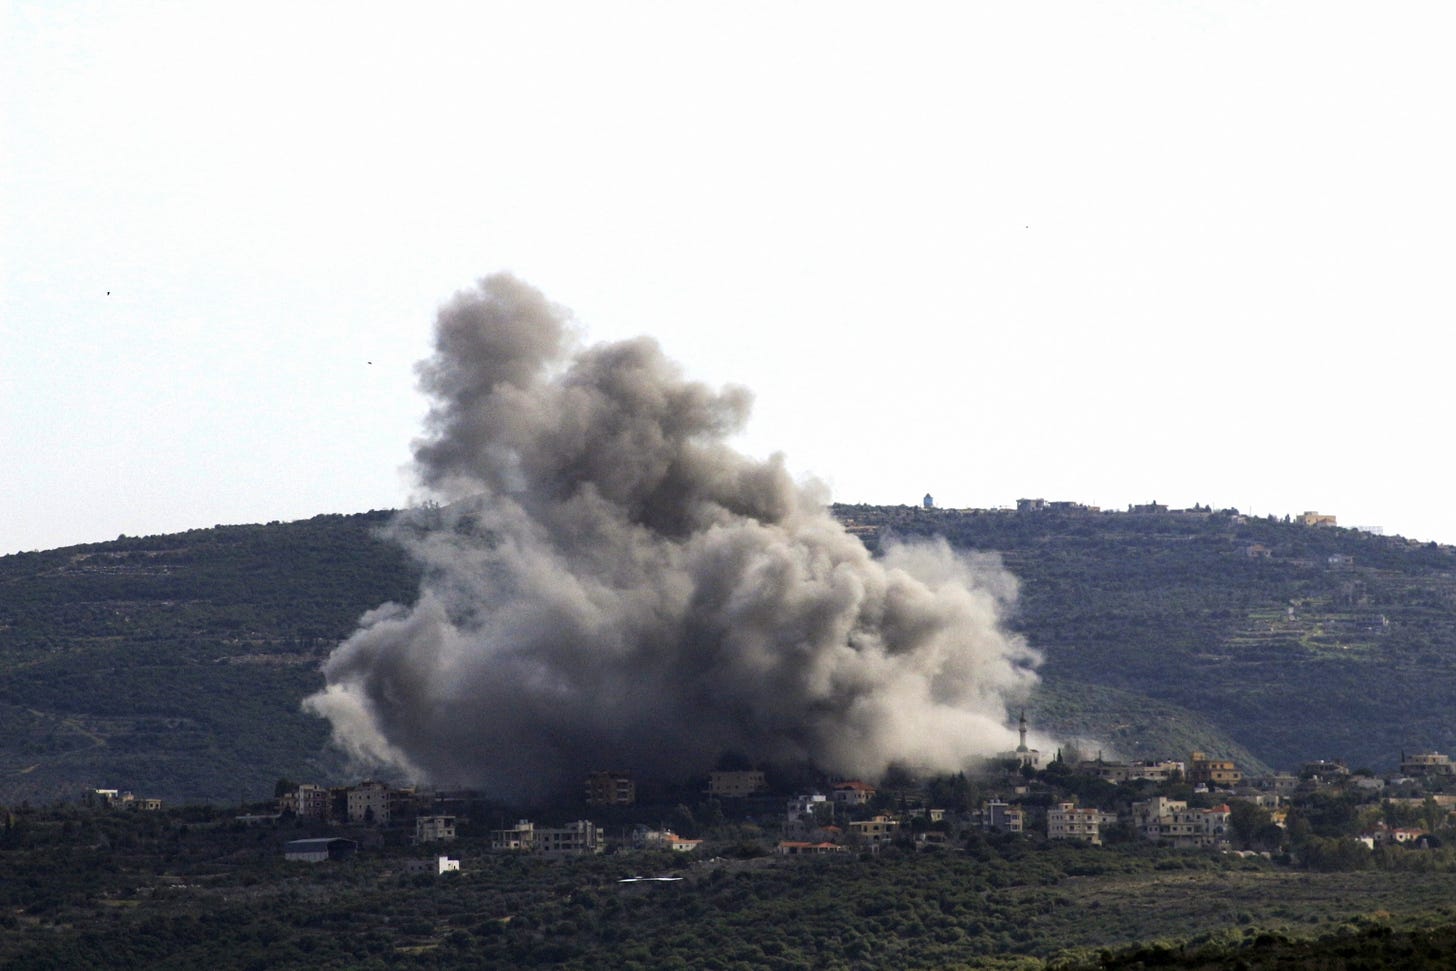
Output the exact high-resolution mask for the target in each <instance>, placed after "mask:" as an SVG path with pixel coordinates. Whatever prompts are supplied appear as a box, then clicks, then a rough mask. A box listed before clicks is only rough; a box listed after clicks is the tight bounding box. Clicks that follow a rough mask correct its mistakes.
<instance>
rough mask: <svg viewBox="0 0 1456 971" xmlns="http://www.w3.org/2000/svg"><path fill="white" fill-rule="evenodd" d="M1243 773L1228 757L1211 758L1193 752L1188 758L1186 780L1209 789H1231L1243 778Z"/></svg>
mask: <svg viewBox="0 0 1456 971" xmlns="http://www.w3.org/2000/svg"><path fill="white" fill-rule="evenodd" d="M1243 777H1244V776H1243V773H1241V772H1239V770H1238V767H1237V766H1235V765H1234V763H1233V762H1231V761H1229V760H1228V759H1211V758H1208V757H1207V756H1206V755H1204V754H1203V753H1202V752H1194V753H1193V757H1192V758H1191V759H1189V760H1188V782H1189V783H1190V784H1192V785H1194V786H1207V787H1208V788H1210V789H1232V788H1233V787H1234V786H1236V785H1238V784H1239V782H1240V780H1242V779H1243Z"/></svg>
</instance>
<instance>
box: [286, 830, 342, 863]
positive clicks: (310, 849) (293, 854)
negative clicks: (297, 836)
mask: <svg viewBox="0 0 1456 971" xmlns="http://www.w3.org/2000/svg"><path fill="white" fill-rule="evenodd" d="M358 850H359V844H358V843H356V842H354V841H353V840H346V839H342V838H340V837H337V836H331V837H326V838H323V839H307V840H291V841H289V843H288V844H287V845H286V846H285V847H284V848H283V858H284V859H286V860H291V861H294V862H298V863H326V862H328V861H329V860H347V859H348V858H349V857H351V856H353V855H354V854H355V853H356V852H358Z"/></svg>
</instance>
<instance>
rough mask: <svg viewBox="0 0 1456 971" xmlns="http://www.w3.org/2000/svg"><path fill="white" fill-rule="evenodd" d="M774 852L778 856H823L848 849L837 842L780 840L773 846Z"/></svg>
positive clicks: (844, 851)
mask: <svg viewBox="0 0 1456 971" xmlns="http://www.w3.org/2000/svg"><path fill="white" fill-rule="evenodd" d="M774 852H775V853H777V854H778V855H779V856H824V855H827V854H829V853H846V852H848V851H847V850H846V849H845V848H844V847H843V846H840V845H839V844H838V843H803V842H796V841H794V840H781V841H780V842H779V844H778V845H777V846H775V847H774Z"/></svg>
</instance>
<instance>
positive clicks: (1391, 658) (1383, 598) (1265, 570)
mask: <svg viewBox="0 0 1456 971" xmlns="http://www.w3.org/2000/svg"><path fill="white" fill-rule="evenodd" d="M835 510H836V513H837V514H838V515H839V516H840V517H841V518H842V519H845V520H852V521H854V522H855V523H856V524H858V525H860V526H862V527H863V526H870V527H874V531H873V532H871V533H869V534H868V535H867V536H866V539H867V541H868V542H869V543H870V544H871V545H875V544H878V543H883V542H886V541H889V540H890V539H891V538H892V537H895V536H899V537H902V538H908V537H925V536H943V537H945V538H946V539H947V540H948V541H949V542H950V543H951V544H952V545H953V546H955V547H957V548H961V549H969V550H978V551H982V552H998V553H1000V554H1001V557H1002V560H1003V561H1004V563H1005V565H1006V566H1007V567H1008V568H1009V569H1010V570H1011V571H1012V572H1013V573H1014V574H1016V576H1017V577H1018V578H1019V579H1020V581H1021V599H1020V604H1019V611H1018V613H1017V615H1016V617H1015V618H1014V619H1013V625H1014V626H1015V627H1016V629H1018V630H1019V631H1021V632H1022V633H1024V634H1025V635H1026V637H1027V638H1028V639H1029V640H1030V641H1031V643H1032V644H1034V645H1035V646H1036V647H1038V648H1039V649H1041V650H1042V651H1043V652H1044V653H1045V655H1046V663H1045V665H1044V667H1043V669H1042V673H1043V675H1044V677H1045V681H1046V685H1047V689H1048V691H1049V695H1048V696H1047V697H1048V700H1047V703H1046V705H1045V708H1046V711H1045V712H1044V713H1041V712H1038V714H1039V716H1040V715H1041V714H1045V716H1046V717H1044V718H1042V717H1039V720H1038V724H1040V726H1041V727H1042V728H1044V729H1047V730H1050V731H1054V732H1062V733H1066V734H1090V735H1094V736H1096V737H1097V738H1100V739H1103V740H1106V741H1108V742H1109V743H1111V744H1115V745H1116V746H1117V748H1118V749H1119V750H1121V752H1122V754H1124V755H1125V756H1128V757H1146V756H1150V755H1167V756H1179V757H1181V756H1182V754H1183V753H1186V751H1187V749H1186V747H1184V748H1179V747H1175V746H1174V745H1172V744H1170V743H1171V742H1172V740H1173V739H1174V738H1180V739H1182V740H1183V741H1184V742H1185V745H1186V743H1187V742H1189V741H1193V740H1195V739H1197V738H1199V737H1203V738H1205V739H1210V735H1209V733H1208V730H1207V729H1208V728H1209V727H1211V728H1212V729H1214V731H1215V732H1216V733H1219V734H1222V735H1224V736H1226V738H1227V739H1228V741H1225V742H1215V741H1214V740H1211V739H1210V740H1208V741H1206V742H1205V744H1204V747H1205V748H1207V749H1208V750H1209V751H1212V752H1215V753H1217V754H1224V755H1226V756H1227V757H1233V758H1239V757H1240V756H1238V755H1237V754H1235V753H1236V752H1238V751H1240V750H1242V751H1245V752H1247V753H1249V754H1250V755H1251V756H1252V759H1253V760H1254V761H1251V762H1250V763H1249V764H1250V765H1254V764H1256V763H1264V764H1267V765H1270V766H1274V767H1277V768H1286V769H1287V768H1296V767H1298V766H1299V765H1300V764H1302V763H1303V762H1305V761H1309V760H1313V759H1317V758H1339V759H1343V760H1345V761H1346V762H1347V763H1348V764H1349V765H1351V766H1368V767H1372V768H1375V769H1377V770H1383V769H1393V768H1394V767H1395V764H1396V762H1397V761H1398V760H1399V757H1400V753H1401V752H1402V751H1429V750H1444V749H1449V748H1451V747H1452V745H1453V743H1456V724H1453V722H1452V720H1451V714H1450V699H1451V698H1452V697H1456V548H1453V547H1450V546H1438V545H1436V544H1434V543H1427V544H1420V543H1413V542H1410V541H1408V540H1405V539H1402V538H1400V537H1384V536H1376V535H1372V534H1370V533H1367V532H1361V531H1358V530H1350V529H1342V528H1338V527H1328V526H1319V527H1316V526H1306V525H1303V524H1302V523H1299V522H1297V521H1296V522H1288V521H1284V520H1276V519H1274V518H1272V517H1269V518H1254V517H1245V516H1240V515H1238V514H1237V513H1236V512H1234V511H1225V512H1214V511H1206V512H1205V511H1199V512H1160V513H1122V512H1119V513H1097V512H1091V511H1075V510H1074V511H1065V512H1064V511H1056V510H1049V509H1048V510H1037V511H1031V512H1011V511H979V512H977V511H959V510H926V509H920V508H915V507H908V506H905V507H870V506H837V507H835ZM1251 547H1263V548H1264V549H1265V550H1267V551H1268V556H1267V557H1265V556H1262V555H1253V556H1251V555H1250V548H1251ZM1331 557H1344V558H1347V559H1346V560H1343V561H1339V562H1336V563H1333V564H1332V563H1331V561H1330V558H1331ZM1088 686H1096V687H1098V688H1108V689H1115V690H1116V691H1117V692H1120V693H1121V694H1118V695H1113V696H1111V698H1113V699H1118V701H1117V704H1118V709H1119V712H1118V713H1117V714H1116V716H1115V717H1111V712H1110V711H1109V710H1108V709H1105V708H1103V707H1102V706H1103V705H1104V704H1105V703H1107V701H1108V700H1109V696H1108V695H1105V694H1102V693H1099V692H1097V691H1088V690H1087V689H1088ZM1079 698H1081V699H1085V702H1086V703H1085V704H1079V703H1078V699H1079ZM1037 705H1038V702H1037V701H1036V700H1033V702H1032V707H1033V708H1034V709H1035V708H1036V707H1037ZM1175 711H1181V712H1184V713H1186V714H1185V715H1183V716H1175V715H1174V714H1173V713H1174V712H1175ZM1157 712H1162V713H1163V714H1160V715H1158V717H1157V718H1154V717H1153V715H1154V713H1157ZM1164 719H1167V720H1166V721H1165V720H1164Z"/></svg>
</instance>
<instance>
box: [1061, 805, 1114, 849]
mask: <svg viewBox="0 0 1456 971" xmlns="http://www.w3.org/2000/svg"><path fill="white" fill-rule="evenodd" d="M1115 822H1117V814H1116V813H1105V812H1103V811H1102V810H1100V809H1080V808H1078V807H1077V804H1076V803H1072V802H1063V803H1058V804H1057V808H1055V809H1048V810H1047V839H1053V840H1085V841H1086V842H1088V843H1090V844H1092V845H1093V846H1101V845H1102V827H1104V826H1111V825H1112V824H1113V823H1115Z"/></svg>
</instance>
